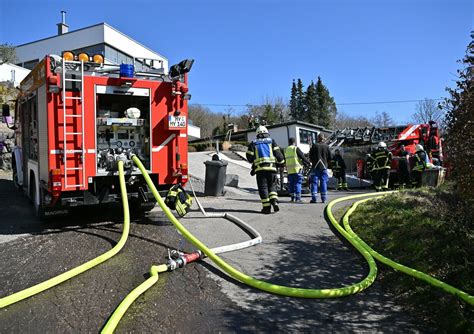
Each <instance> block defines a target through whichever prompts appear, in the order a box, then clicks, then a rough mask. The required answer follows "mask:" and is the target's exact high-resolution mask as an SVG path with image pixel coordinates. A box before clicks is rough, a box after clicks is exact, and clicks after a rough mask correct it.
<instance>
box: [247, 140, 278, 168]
mask: <svg viewBox="0 0 474 334" xmlns="http://www.w3.org/2000/svg"><path fill="white" fill-rule="evenodd" d="M272 143H273V139H271V138H269V137H267V138H259V139H256V140H254V142H253V144H254V147H255V148H254V154H255V160H254V161H253V164H254V165H255V171H256V172H258V171H261V170H269V171H276V167H275V162H276V159H275V156H274V155H273V149H277V147H275V148H273V145H272Z"/></svg>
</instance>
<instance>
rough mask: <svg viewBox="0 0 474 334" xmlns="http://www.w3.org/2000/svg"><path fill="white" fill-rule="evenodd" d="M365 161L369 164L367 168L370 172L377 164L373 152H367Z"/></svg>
mask: <svg viewBox="0 0 474 334" xmlns="http://www.w3.org/2000/svg"><path fill="white" fill-rule="evenodd" d="M365 163H366V165H367V170H368V171H369V172H372V171H373V168H374V166H375V159H374V157H373V156H372V155H371V154H367V156H366V157H365Z"/></svg>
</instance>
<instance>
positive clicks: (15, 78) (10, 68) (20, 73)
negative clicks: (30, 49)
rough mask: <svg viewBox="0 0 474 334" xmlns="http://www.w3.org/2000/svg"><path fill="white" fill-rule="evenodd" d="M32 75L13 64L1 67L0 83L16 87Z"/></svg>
mask: <svg viewBox="0 0 474 334" xmlns="http://www.w3.org/2000/svg"><path fill="white" fill-rule="evenodd" d="M28 73H30V70H28V69H26V68H23V67H20V66H16V65H13V64H8V63H5V64H1V65H0V82H11V83H13V85H14V86H15V87H18V86H19V85H20V82H21V81H22V80H23V79H24V78H25V77H26V76H27V75H28Z"/></svg>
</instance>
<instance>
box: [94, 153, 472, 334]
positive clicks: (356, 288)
mask: <svg viewBox="0 0 474 334" xmlns="http://www.w3.org/2000/svg"><path fill="white" fill-rule="evenodd" d="M133 161H134V162H135V164H136V165H137V166H138V168H139V169H140V171H141V172H142V174H143V176H144V178H145V180H146V182H147V184H148V185H149V187H150V189H151V191H152V193H153V195H154V196H155V198H156V200H157V202H158V204H159V205H160V207H161V208H162V210H163V212H164V213H165V214H166V216H167V217H168V218H169V220H170V221H171V222H172V223H173V225H174V226H175V227H176V228H177V229H178V231H179V232H180V233H181V234H182V235H184V236H185V238H186V239H188V240H189V241H190V242H191V243H193V244H194V245H195V246H196V247H197V248H199V249H200V250H201V251H202V252H203V253H204V254H206V255H207V256H208V257H209V258H210V259H211V260H212V261H213V262H214V263H215V264H217V265H218V266H219V267H220V268H221V269H222V270H224V271H225V272H226V273H227V274H229V275H230V276H231V277H233V278H235V279H237V280H239V281H241V282H243V283H245V284H247V285H249V286H252V287H255V288H257V289H260V290H263V291H267V292H271V293H275V294H280V295H284V296H290V297H302V298H334V297H342V296H346V295H349V294H354V293H357V292H360V291H362V290H364V289H365V288H367V287H368V286H370V285H371V284H372V283H373V281H374V280H375V276H376V273H377V266H376V264H375V261H374V259H373V257H375V258H376V259H377V260H379V261H381V262H382V263H385V264H387V265H389V266H391V267H393V268H394V269H397V270H399V271H401V272H403V273H406V274H408V275H411V276H413V277H416V278H418V279H421V280H423V281H425V282H427V283H429V284H431V285H433V286H435V287H438V288H441V289H443V290H445V291H446V292H448V293H451V294H453V295H455V296H457V297H458V298H461V299H462V300H464V301H466V302H467V303H468V304H470V305H473V304H474V297H473V296H470V295H469V294H467V293H465V292H463V291H461V290H459V289H457V288H455V287H453V286H451V285H449V284H446V283H444V282H442V281H440V280H437V279H436V278H434V277H431V276H429V275H427V274H425V273H422V272H420V271H418V270H416V269H412V268H409V267H406V266H404V265H401V264H399V263H397V262H395V261H392V260H390V259H388V258H386V257H384V256H382V255H380V254H379V253H377V252H376V251H374V250H373V249H372V248H370V246H368V245H367V244H366V243H365V242H364V241H363V240H362V239H361V238H360V237H359V236H357V235H356V234H355V233H354V231H353V230H352V229H351V227H350V225H349V216H350V215H351V214H352V213H353V212H354V210H355V209H356V208H357V206H358V205H359V204H360V203H363V202H366V201H369V200H372V199H375V198H379V197H382V196H386V195H388V194H390V193H393V192H394V191H390V192H384V193H376V194H374V193H371V194H360V195H353V196H347V197H343V198H338V199H336V200H334V201H331V202H330V203H329V204H328V206H327V207H326V213H327V215H328V218H329V220H330V222H331V223H332V224H333V226H334V227H335V228H336V229H337V230H338V231H339V232H340V233H341V234H342V235H343V236H344V237H345V238H346V239H347V240H348V241H349V242H350V243H351V244H352V245H353V246H354V247H355V248H356V249H357V250H358V251H359V252H360V253H361V254H362V255H363V256H364V258H365V259H366V260H367V262H368V264H369V268H370V270H369V274H368V275H367V277H366V278H365V279H364V280H362V281H361V282H359V283H356V284H354V285H351V286H346V287H342V288H335V289H302V288H292V287H286V286H281V285H275V284H271V283H267V282H264V281H260V280H257V279H255V278H253V277H250V276H248V275H246V274H244V273H242V272H240V271H238V270H237V269H235V268H233V267H232V266H230V265H229V264H228V263H226V262H225V261H224V260H222V259H221V258H220V257H219V256H218V255H216V254H214V253H213V252H212V251H211V250H210V249H209V248H208V247H207V246H206V245H204V244H203V243H202V242H201V241H200V240H199V239H197V238H196V237H194V236H193V235H192V234H191V233H190V232H189V231H188V230H187V229H186V228H185V227H184V226H183V225H182V224H181V223H180V222H179V221H178V220H177V219H176V218H175V216H174V215H173V214H172V213H171V211H170V210H169V208H168V207H167V206H166V204H165V203H164V201H163V199H162V198H161V196H160V195H159V193H158V191H157V190H156V187H155V186H154V184H153V182H152V181H151V179H150V177H149V176H148V173H147V172H146V170H145V168H144V167H143V165H142V163H141V162H140V160H139V159H138V158H137V157H136V156H134V157H133ZM363 197H370V198H367V199H363V200H360V201H358V202H356V203H354V204H353V205H352V206H351V208H350V209H349V210H348V211H347V212H346V213H345V214H344V217H343V224H344V227H345V229H344V228H343V227H341V226H340V224H339V223H338V222H337V220H336V219H335V218H334V215H333V213H332V207H333V206H334V205H335V204H337V203H339V202H342V201H347V200H352V199H357V198H363ZM367 253H369V254H367ZM367 255H369V256H367ZM370 255H372V256H373V257H372V256H370ZM165 267H166V265H160V266H153V267H152V270H151V277H150V278H149V279H148V280H146V281H145V282H143V283H142V284H141V285H140V286H138V287H137V288H136V289H134V290H133V291H132V292H131V293H130V294H129V295H128V296H127V297H125V299H124V300H123V301H122V303H121V304H120V305H119V307H118V308H117V310H116V311H115V312H114V313H113V315H112V316H111V317H110V319H109V321H108V323H107V324H106V325H105V327H104V329H103V331H102V333H112V332H113V331H114V329H115V328H116V326H117V325H118V323H119V321H120V319H121V318H122V316H123V315H124V314H125V312H126V310H127V309H128V307H129V306H130V305H131V304H132V303H133V301H134V300H135V299H136V298H137V297H138V296H139V295H140V294H141V293H143V292H145V291H146V290H147V289H148V288H150V287H151V286H152V285H153V284H155V283H156V282H157V281H158V272H159V269H160V270H161V271H166V268H165ZM158 268H159V269H158ZM161 271H160V272H161Z"/></svg>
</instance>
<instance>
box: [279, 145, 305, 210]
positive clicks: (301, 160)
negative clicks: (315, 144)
mask: <svg viewBox="0 0 474 334" xmlns="http://www.w3.org/2000/svg"><path fill="white" fill-rule="evenodd" d="M295 143H296V140H295V138H293V137H291V138H290V139H288V147H287V148H286V150H285V162H286V170H287V172H288V182H289V189H288V190H289V192H290V197H291V201H292V202H295V203H302V200H301V185H302V183H303V165H304V166H309V165H310V164H311V163H310V161H309V160H308V158H306V157H305V155H304V153H303V152H302V151H301V150H300V149H299V148H298V147H297V146H296V144H295Z"/></svg>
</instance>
